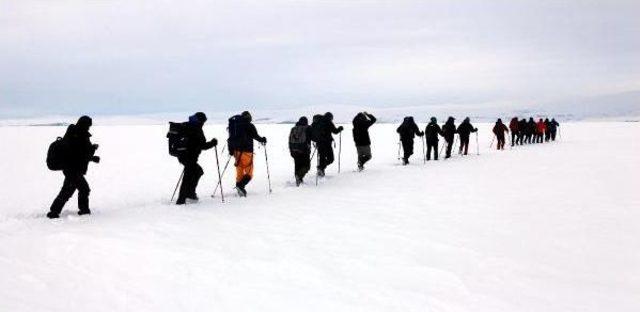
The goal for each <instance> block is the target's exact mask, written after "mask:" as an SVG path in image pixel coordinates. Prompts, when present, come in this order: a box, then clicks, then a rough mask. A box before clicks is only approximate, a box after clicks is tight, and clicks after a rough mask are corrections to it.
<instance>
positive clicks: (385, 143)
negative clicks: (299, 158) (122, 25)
mask: <svg viewBox="0 0 640 312" xmlns="http://www.w3.org/2000/svg"><path fill="white" fill-rule="evenodd" d="M478 126H479V128H480V135H479V139H480V155H479V156H478V155H475V153H476V144H475V137H474V136H472V143H471V148H470V154H472V155H469V156H466V157H460V156H458V155H455V156H454V157H453V158H452V159H450V160H446V161H443V160H440V161H438V162H433V161H432V162H429V163H427V164H426V165H425V164H423V163H422V158H421V156H420V153H421V151H422V146H421V144H420V141H419V140H416V155H414V157H413V158H412V160H413V161H412V163H411V164H410V165H409V166H406V167H403V166H400V165H399V162H398V161H397V152H398V149H397V135H396V133H395V127H396V126H395V125H389V124H380V125H374V126H373V127H372V128H371V135H372V138H373V145H372V149H373V155H374V158H373V160H372V161H371V162H370V163H369V164H368V165H367V169H366V170H365V171H364V172H361V173H358V172H355V162H356V155H355V148H354V146H353V141H352V138H351V131H350V129H351V127H350V126H347V131H345V132H344V134H343V136H342V156H341V164H342V173H340V174H338V173H337V172H336V171H337V165H336V164H334V165H332V166H331V167H329V169H327V173H328V177H327V178H325V179H322V180H321V181H320V183H319V185H318V186H315V183H314V175H313V172H312V173H311V174H310V175H309V176H308V177H307V179H306V185H303V186H302V187H300V188H296V187H295V186H292V185H293V173H292V171H293V163H292V161H291V158H290V156H289V154H288V150H287V144H286V143H287V138H288V131H289V128H290V125H267V124H261V125H258V131H259V132H260V133H261V134H263V135H266V136H267V137H268V139H269V144H268V146H267V148H268V152H269V161H270V163H269V165H270V171H271V179H272V183H273V193H272V194H268V191H267V176H266V170H265V160H264V150H263V149H256V160H255V167H256V169H255V177H254V180H253V181H252V182H251V184H250V185H249V186H248V191H249V196H248V197H247V198H239V197H237V196H235V195H234V191H233V190H232V185H233V183H234V181H233V179H234V177H233V176H234V174H233V173H234V170H230V171H229V172H227V174H226V176H225V177H224V191H225V195H226V198H227V202H226V203H221V202H220V198H219V195H218V196H217V197H216V198H211V197H210V195H211V193H212V190H213V187H214V186H215V183H216V180H217V173H215V170H214V168H215V158H214V153H213V150H211V151H206V152H204V153H203V154H202V156H201V158H200V161H201V164H202V166H203V168H204V169H205V175H204V177H203V178H202V180H201V183H200V186H199V188H198V193H199V195H200V197H201V200H200V202H199V203H195V204H189V205H186V206H181V207H179V206H175V205H172V204H170V203H169V199H170V197H171V193H172V191H173V187H174V186H175V183H176V180H177V178H178V176H179V174H180V172H181V166H180V165H179V164H178V162H177V161H176V160H175V159H174V158H172V157H170V156H169V155H168V153H167V147H166V139H165V134H166V130H167V128H166V126H160V125H141V126H122V125H120V126H96V127H94V128H92V133H93V134H94V136H93V141H94V142H95V143H99V144H100V149H99V150H98V155H100V156H101V157H102V163H100V164H97V165H96V164H91V165H90V169H89V173H88V175H87V179H88V180H89V182H90V184H91V188H92V193H91V208H92V211H93V214H92V215H91V216H82V217H79V216H77V215H76V211H77V206H76V199H75V196H74V198H72V199H71V200H70V201H69V203H68V204H67V206H66V207H65V210H64V212H63V215H62V218H61V219H59V220H48V219H46V218H45V217H44V214H45V213H46V212H47V210H48V207H49V205H50V203H51V201H52V200H53V198H54V197H55V195H56V194H57V192H58V190H59V187H60V185H61V183H62V179H63V177H62V174H61V173H59V172H51V171H48V170H47V169H46V166H45V162H44V161H45V156H46V148H47V146H48V143H50V142H51V141H52V140H53V139H54V138H55V137H56V136H58V135H62V134H63V132H64V128H63V127H47V126H41V127H2V128H0V136H1V137H2V142H3V148H2V152H0V172H1V173H2V179H1V180H0V181H1V182H0V183H2V184H1V185H0V186H1V187H0V198H1V202H0V264H1V265H0V281H2V282H1V284H0V307H1V310H2V311H639V310H640V193H639V191H638V190H639V189H640V188H638V187H639V186H640V178H639V173H640V162H639V156H640V143H638V142H639V141H638V137H639V136H640V123H623V122H597V123H590V122H577V123H566V124H563V125H562V126H561V135H562V139H561V140H560V141H559V142H555V143H551V144H542V145H531V146H524V147H518V148H514V149H509V148H507V150H505V151H496V150H493V149H489V148H488V147H489V144H490V141H491V135H490V127H491V125H490V124H478ZM421 127H424V124H422V125H421ZM224 128H225V126H224V125H212V126H206V128H205V133H206V135H207V137H211V136H215V137H217V138H219V139H223V138H224V137H225V130H224ZM336 138H337V137H336ZM226 159H227V155H221V159H220V162H221V163H224V162H225V161H226Z"/></svg>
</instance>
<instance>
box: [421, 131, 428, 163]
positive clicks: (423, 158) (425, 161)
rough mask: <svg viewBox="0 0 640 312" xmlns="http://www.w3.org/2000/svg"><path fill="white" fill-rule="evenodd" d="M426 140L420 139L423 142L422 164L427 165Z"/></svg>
mask: <svg viewBox="0 0 640 312" xmlns="http://www.w3.org/2000/svg"><path fill="white" fill-rule="evenodd" d="M425 140H426V139H425V138H424V136H423V137H421V138H420V141H422V163H423V164H426V163H427V154H426V153H425V152H424V141H425Z"/></svg>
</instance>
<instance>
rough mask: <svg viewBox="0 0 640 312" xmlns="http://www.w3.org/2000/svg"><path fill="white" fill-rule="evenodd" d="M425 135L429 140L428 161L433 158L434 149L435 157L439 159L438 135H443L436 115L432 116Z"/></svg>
mask: <svg viewBox="0 0 640 312" xmlns="http://www.w3.org/2000/svg"><path fill="white" fill-rule="evenodd" d="M424 135H425V139H426V140H427V161H429V160H431V151H432V150H433V159H434V160H438V141H439V137H438V136H442V129H440V126H439V125H438V120H437V119H436V117H431V119H430V122H429V124H428V125H427V127H426V128H425V129H424Z"/></svg>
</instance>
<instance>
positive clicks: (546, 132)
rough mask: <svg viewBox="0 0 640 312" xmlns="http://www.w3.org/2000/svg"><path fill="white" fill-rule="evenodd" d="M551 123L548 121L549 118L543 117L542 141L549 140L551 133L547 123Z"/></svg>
mask: <svg viewBox="0 0 640 312" xmlns="http://www.w3.org/2000/svg"><path fill="white" fill-rule="evenodd" d="M550 124H551V122H550V121H549V118H545V119H544V129H545V131H544V141H545V142H549V140H550V139H551V133H550V132H549V125H550Z"/></svg>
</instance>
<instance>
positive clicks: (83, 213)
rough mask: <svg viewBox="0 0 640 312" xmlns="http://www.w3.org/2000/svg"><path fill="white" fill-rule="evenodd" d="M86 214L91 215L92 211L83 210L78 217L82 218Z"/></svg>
mask: <svg viewBox="0 0 640 312" xmlns="http://www.w3.org/2000/svg"><path fill="white" fill-rule="evenodd" d="M86 214H91V210H89V209H81V210H79V211H78V215H79V216H82V215H86Z"/></svg>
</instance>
